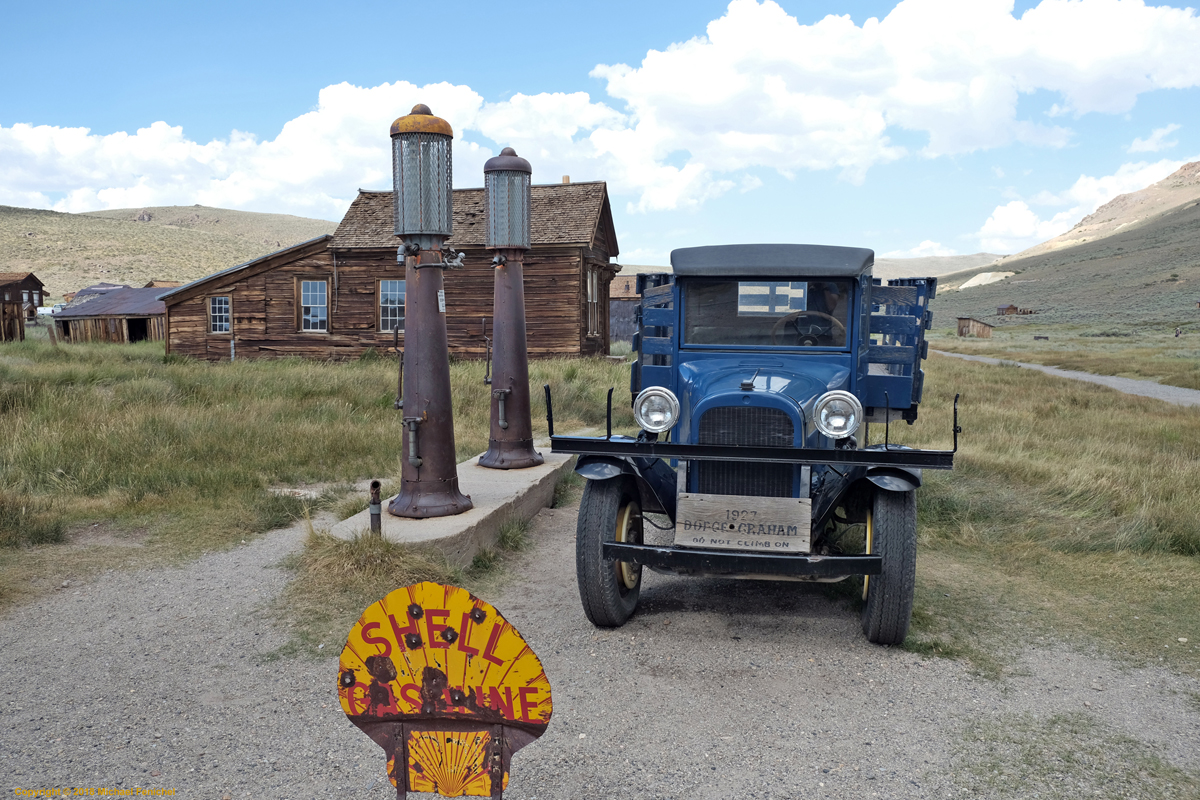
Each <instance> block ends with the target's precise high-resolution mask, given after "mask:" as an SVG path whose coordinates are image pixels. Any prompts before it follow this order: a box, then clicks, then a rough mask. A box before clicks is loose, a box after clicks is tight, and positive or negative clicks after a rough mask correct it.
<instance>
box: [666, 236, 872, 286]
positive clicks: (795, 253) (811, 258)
mask: <svg viewBox="0 0 1200 800" xmlns="http://www.w3.org/2000/svg"><path fill="white" fill-rule="evenodd" d="M874 263H875V251H873V250H868V249H866V248H865V247H832V246H829V245H823V244H721V245H710V246H707V247H684V248H680V249H678V250H672V251H671V269H672V271H674V273H675V274H676V275H679V276H681V277H713V278H716V277H732V278H742V277H747V278H748V277H776V276H778V277H781V278H783V277H814V278H815V277H822V278H857V277H858V276H859V275H863V274H870V272H871V265H872V264H874Z"/></svg>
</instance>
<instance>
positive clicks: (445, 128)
mask: <svg viewBox="0 0 1200 800" xmlns="http://www.w3.org/2000/svg"><path fill="white" fill-rule="evenodd" d="M402 133H440V134H442V135H443V136H450V137H453V136H454V129H453V128H451V127H450V123H449V122H446V120H444V119H442V118H441V117H435V116H434V115H433V112H432V111H430V110H429V106H427V105H425V104H424V103H417V104H416V105H415V106H413V107H412V111H410V112H409V113H408V114H407V115H406V116H403V117H399V118H397V119H396V121H395V122H393V123H392V136H398V135H400V134H402Z"/></svg>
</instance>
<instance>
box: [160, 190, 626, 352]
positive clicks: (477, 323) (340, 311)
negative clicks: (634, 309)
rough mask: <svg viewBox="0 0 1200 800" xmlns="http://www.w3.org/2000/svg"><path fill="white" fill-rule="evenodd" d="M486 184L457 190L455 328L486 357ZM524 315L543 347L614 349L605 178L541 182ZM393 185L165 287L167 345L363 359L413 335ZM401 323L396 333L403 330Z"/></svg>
mask: <svg viewBox="0 0 1200 800" xmlns="http://www.w3.org/2000/svg"><path fill="white" fill-rule="evenodd" d="M485 214H486V211H485V209H484V193H483V189H456V190H455V191H454V220H453V235H452V236H451V237H450V240H449V241H448V242H447V245H448V246H451V247H453V248H454V249H456V250H459V251H461V252H462V253H463V255H464V260H463V266H462V267H461V268H459V269H453V270H447V271H446V272H445V275H444V280H445V291H446V333H447V338H448V345H449V349H450V351H451V352H452V353H454V354H455V355H457V356H460V357H466V358H483V357H484V354H485V351H486V345H485V342H484V328H483V320H484V319H487V320H488V331H487V333H488V336H490V335H491V328H492V326H491V316H492V290H493V282H494V280H495V278H494V274H495V269H494V267H493V266H492V256H493V253H492V251H490V250H487V249H485V247H484V245H485V240H484V237H485V230H486V217H485ZM530 217H531V223H532V225H531V227H532V236H531V242H532V249H530V250H529V251H528V252H527V253H526V255H525V270H524V272H525V316H526V332H527V340H528V345H529V354H530V356H532V357H534V358H545V357H549V356H582V355H600V354H607V353H608V343H609V320H608V310H609V284H610V282H611V281H612V279H613V276H614V275H615V274H616V272H617V271H618V270H620V268H621V267H620V265H619V264H615V263H613V262H612V259H614V258H615V257H616V255H617V252H618V250H617V236H616V230H615V229H614V227H613V220H612V211H611V208H610V206H609V200H608V189H607V187H606V185H605V184H604V183H603V182H594V183H563V184H549V185H541V186H534V187H533V188H532V198H531V203H530ZM399 244H400V239H399V238H398V237H397V236H396V235H395V233H394V226H393V217H392V192H390V191H378V192H371V191H361V190H360V191H359V194H358V197H357V199H355V201H354V202H353V203H352V204H351V205H350V209H349V210H348V211H347V212H346V216H345V217H344V218H343V219H342V221H341V224H339V225H338V228H337V231H336V232H335V233H334V234H333V235H332V236H328V235H327V236H322V237H320V238H317V239H312V240H310V241H307V242H303V243H301V244H298V245H295V246H294V247H289V248H286V249H284V250H279V251H277V252H274V253H271V254H269V255H266V256H263V257H262V258H258V259H255V260H253V261H249V262H246V263H245V264H240V265H238V266H236V267H232V268H230V269H227V270H225V271H223V272H218V273H216V274H214V275H209V276H208V277H206V278H201V279H200V280H198V281H194V282H192V283H189V284H187V285H186V286H181V287H179V288H177V289H172V290H169V291H167V292H163V293H160V294H159V297H160V298H161V299H162V300H163V301H164V302H165V303H166V306H167V322H166V327H167V346H166V348H167V352H168V353H174V354H179V355H187V356H193V357H195V358H204V359H208V360H211V361H220V360H228V359H229V358H230V356H231V354H233V356H234V357H235V358H281V357H285V356H303V357H305V358H316V359H347V358H357V357H358V356H360V355H362V354H363V353H364V352H366V351H367V350H369V349H375V350H378V351H386V350H388V349H390V348H391V347H392V343H393V341H398V342H399V343H400V344H401V346H403V342H404V299H405V277H406V276H405V267H404V265H403V264H398V263H397V262H396V250H397V248H398V247H399ZM396 328H398V330H396V332H395V333H393V329H396Z"/></svg>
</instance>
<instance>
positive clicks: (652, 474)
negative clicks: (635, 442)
mask: <svg viewBox="0 0 1200 800" xmlns="http://www.w3.org/2000/svg"><path fill="white" fill-rule="evenodd" d="M636 462H643V463H641V464H640V465H639V464H638V463H636ZM575 472H576V474H578V475H581V476H582V477H584V478H587V479H588V480H589V481H606V480H610V479H612V478H616V477H619V476H621V475H629V476H631V477H632V478H633V479H634V483H636V484H637V488H638V495H639V496H640V498H641V505H642V510H643V511H647V512H649V513H651V514H666V515H667V516H669V517H670V518H671V521H672V522H674V521H675V470H673V469H671V467H670V465H668V464H667V463H666V462H665V461H663V460H662V459H661V458H655V459H648V458H623V457H621V456H588V455H584V456H580V457H579V460H578V461H577V462H575Z"/></svg>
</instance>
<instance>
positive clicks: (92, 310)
mask: <svg viewBox="0 0 1200 800" xmlns="http://www.w3.org/2000/svg"><path fill="white" fill-rule="evenodd" d="M161 293H162V289H130V288H121V289H112V290H109V291H104V292H95V293H92V294H86V295H85V294H83V293H82V292H80V293H79V294H77V295H76V300H75V301H74V302H72V303H71V304H70V305H68V306H67V307H66V308H64V309H61V310H59V311H58V312H57V313H56V314H55V315H54V327H55V330H56V331H57V332H58V336H59V338H60V339H61V340H62V341H64V342H113V343H116V344H132V343H134V342H146V341H149V342H159V341H162V340H163V339H164V338H165V335H166V313H167V308H166V305H165V304H164V303H163V302H162V301H161V300H159V299H158V295H159V294H161Z"/></svg>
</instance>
